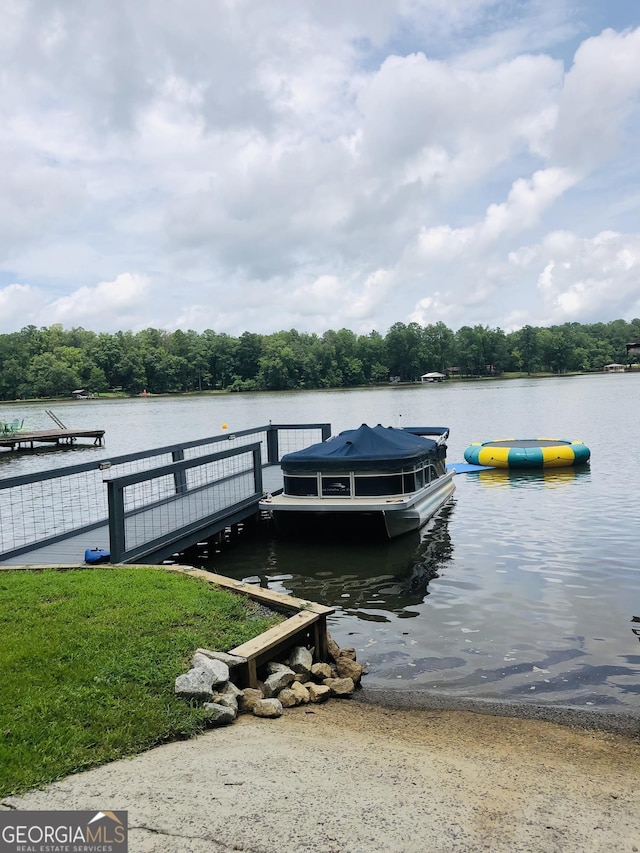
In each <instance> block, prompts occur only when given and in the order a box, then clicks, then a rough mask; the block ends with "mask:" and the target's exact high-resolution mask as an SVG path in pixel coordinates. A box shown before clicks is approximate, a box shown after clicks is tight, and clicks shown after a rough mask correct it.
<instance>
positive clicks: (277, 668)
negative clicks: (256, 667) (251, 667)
mask: <svg viewBox="0 0 640 853" xmlns="http://www.w3.org/2000/svg"><path fill="white" fill-rule="evenodd" d="M288 669H291V667H289V666H287V664H286V663H279V662H278V661H276V660H272V661H269V663H268V664H266V665H265V670H266V672H267V675H275V673H276V672H285V671H286V670H288Z"/></svg>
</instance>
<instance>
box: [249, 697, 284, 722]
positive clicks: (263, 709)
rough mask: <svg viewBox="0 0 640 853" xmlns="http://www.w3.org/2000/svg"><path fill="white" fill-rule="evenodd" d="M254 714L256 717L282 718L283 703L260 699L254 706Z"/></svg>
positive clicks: (273, 699) (272, 699)
mask: <svg viewBox="0 0 640 853" xmlns="http://www.w3.org/2000/svg"><path fill="white" fill-rule="evenodd" d="M253 713H254V714H255V716H256V717H270V718H272V719H275V718H276V717H281V716H282V703H281V702H280V700H279V699H275V698H271V699H258V701H257V702H256V704H255V705H254V706H253Z"/></svg>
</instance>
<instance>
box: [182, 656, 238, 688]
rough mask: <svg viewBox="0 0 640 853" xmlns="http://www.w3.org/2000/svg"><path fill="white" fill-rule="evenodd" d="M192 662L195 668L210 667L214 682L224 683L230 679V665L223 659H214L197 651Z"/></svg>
mask: <svg viewBox="0 0 640 853" xmlns="http://www.w3.org/2000/svg"><path fill="white" fill-rule="evenodd" d="M191 664H192V666H193V667H194V668H201V669H208V670H209V671H210V672H211V675H212V677H213V681H212V684H223V683H224V682H225V681H228V680H229V667H228V666H227V665H226V663H223V662H222V661H221V660H213V658H208V657H207V656H206V655H202V654H199V653H198V652H196V654H195V655H194V656H193V660H192V662H191Z"/></svg>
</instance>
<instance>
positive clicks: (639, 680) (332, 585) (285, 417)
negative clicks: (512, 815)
mask: <svg viewBox="0 0 640 853" xmlns="http://www.w3.org/2000/svg"><path fill="white" fill-rule="evenodd" d="M52 408H53V410H54V412H55V414H56V415H57V416H58V417H59V418H60V419H61V420H62V421H63V422H64V423H65V424H66V425H67V426H68V427H70V428H77V429H81V428H87V429H91V428H94V429H102V428H103V429H105V430H106V436H105V438H106V445H105V447H103V448H93V447H88V446H77V447H76V448H74V449H71V450H64V451H55V452H52V451H43V452H42V453H37V454H23V455H20V456H9V454H3V453H0V476H1V477H6V476H11V475H13V474H18V473H24V472H27V471H32V470H41V469H44V468H52V467H58V466H63V465H70V464H75V463H78V462H83V461H88V460H89V459H91V458H93V457H95V458H96V459H98V458H107V457H108V456H115V455H119V454H123V453H127V452H131V451H134V450H147V449H151V448H153V447H158V446H163V445H167V444H173V443H177V442H181V441H188V440H190V439H197V438H204V437H206V436H210V435H215V434H219V433H221V432H222V431H223V430H222V425H223V424H227V426H228V429H229V431H233V430H239V429H242V428H248V427H255V426H260V425H262V424H265V423H267V422H268V421H272V422H273V423H303V422H324V421H326V422H329V423H331V425H332V428H333V432H338V431H339V430H341V429H346V428H351V427H354V426H358V425H359V424H361V423H369V424H370V425H374V424H376V423H382V424H384V425H389V426H422V425H428V426H449V427H450V428H451V437H450V441H449V454H448V461H449V462H456V461H462V459H463V453H464V450H465V448H466V447H467V446H468V445H469V444H471V443H472V442H473V441H488V440H490V439H494V438H506V437H517V438H533V437H539V436H551V437H558V438H569V439H581V440H583V441H584V442H585V443H586V444H587V445H588V446H589V447H590V448H591V454H592V456H591V463H590V465H588V466H586V467H584V468H583V469H581V470H578V469H576V470H574V469H560V470H556V471H551V472H549V473H543V472H525V473H519V474H518V473H515V472H506V471H497V470H496V471H484V472H478V473H473V474H459V475H457V476H456V492H455V495H454V498H453V501H452V502H451V504H450V505H449V506H447V507H446V508H445V509H444V510H443V511H442V512H441V513H440V514H439V515H438V516H437V517H436V519H434V520H433V521H432V522H431V523H430V524H429V525H428V526H427V527H425V528H423V530H421V531H420V533H419V534H415V535H410V536H407V537H404V538H401V539H398V540H395V541H392V542H388V543H380V542H376V543H367V542H345V541H342V542H338V541H326V542H313V543H305V542H300V541H295V542H294V541H286V540H281V539H278V538H277V537H276V536H275V534H274V533H273V531H272V530H271V529H270V528H269V527H268V526H266V525H265V526H262V527H261V528H260V529H259V530H258V532H257V533H256V535H255V536H252V537H251V538H249V537H243V538H241V539H240V540H238V541H236V542H234V543H233V544H232V545H230V546H227V547H223V549H222V550H221V551H220V552H219V553H216V554H213V555H209V557H208V560H207V562H206V564H204V563H203V565H205V567H207V568H210V569H211V570H214V571H217V572H220V573H221V574H226V575H229V576H231V577H236V578H242V579H244V578H254V579H255V578H259V579H260V581H261V582H262V583H263V584H264V585H266V586H269V587H271V588H273V589H277V590H281V591H284V592H290V593H292V594H294V595H298V596H301V597H303V598H307V599H311V600H315V601H319V602H321V603H323V604H327V605H330V606H332V607H335V608H336V613H335V616H334V617H332V618H331V620H330V629H331V632H332V634H333V636H334V637H335V639H336V640H337V642H338V643H339V644H340V645H341V646H345V645H349V646H354V647H355V648H356V649H357V652H358V659H359V660H360V661H367V662H368V665H369V670H370V671H369V674H368V675H367V677H366V684H367V686H372V687H393V688H398V689H402V688H412V689H421V690H429V691H433V692H436V693H444V694H447V695H454V696H457V697H474V698H487V699H497V700H513V699H517V700H518V701H525V702H526V701H531V702H535V703H537V704H557V705H563V706H565V705H571V706H578V707H582V708H586V707H593V708H606V709H607V710H613V711H615V710H620V711H629V710H632V709H633V710H634V712H637V711H638V710H640V647H639V646H638V640H639V639H640V636H639V635H640V622H635V623H634V622H633V621H632V618H633V617H634V616H637V617H640V567H639V562H640V519H639V517H638V509H637V506H638V504H637V499H636V496H635V495H634V484H635V483H636V482H639V481H640V476H639V475H640V453H639V451H638V441H637V439H638V429H639V427H638V425H639V424H640V375H638V374H623V375H593V376H579V377H567V378H550V379H537V380H535V379H530V380H511V381H488V382H477V383H473V382H472V383H469V382H467V383H451V382H449V383H443V384H441V385H428V386H412V387H389V388H382V389H371V390H362V391H361V390H358V391H326V392H318V391H317V392H292V393H282V394H271V393H265V394H238V395H220V396H205V397H193V398H145V399H135V400H118V401H107V400H105V401H101V400H87V401H68V402H65V403H56V404H55V405H53V406H52ZM17 416H19V417H20V418H22V417H24V418H25V426H27V427H29V428H33V429H47V428H49V427H51V426H52V422H51V421H50V419H49V417H48V416H47V415H46V413H45V406H43V405H38V404H12V405H6V404H0V419H6V420H12V419H13V418H14V417H17ZM634 629H635V630H636V631H638V633H634Z"/></svg>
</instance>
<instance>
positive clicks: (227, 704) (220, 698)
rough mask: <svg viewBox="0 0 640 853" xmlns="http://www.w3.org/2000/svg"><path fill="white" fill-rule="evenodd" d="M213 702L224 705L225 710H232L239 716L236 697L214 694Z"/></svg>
mask: <svg viewBox="0 0 640 853" xmlns="http://www.w3.org/2000/svg"><path fill="white" fill-rule="evenodd" d="M211 701H212V702H214V703H215V704H216V705H222V707H223V708H231V710H232V711H233V714H234V716H237V715H238V700H237V699H236V697H235V696H230V695H229V694H228V693H226V694H225V693H214V694H213V696H212V697H211Z"/></svg>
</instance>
